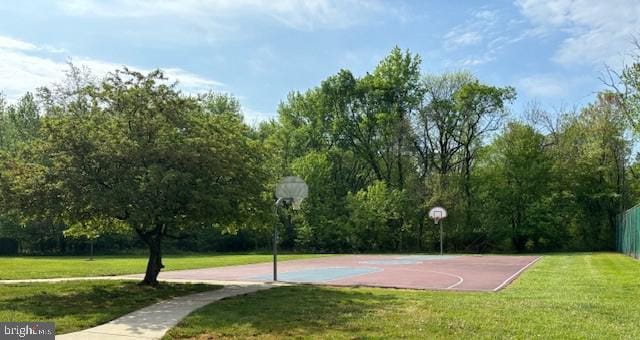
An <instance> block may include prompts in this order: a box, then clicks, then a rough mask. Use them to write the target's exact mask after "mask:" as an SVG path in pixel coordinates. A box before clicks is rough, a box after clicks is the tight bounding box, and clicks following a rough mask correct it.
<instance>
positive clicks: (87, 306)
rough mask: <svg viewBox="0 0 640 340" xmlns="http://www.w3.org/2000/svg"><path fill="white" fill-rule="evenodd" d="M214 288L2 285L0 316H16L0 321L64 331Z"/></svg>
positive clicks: (102, 283) (109, 283) (115, 284)
mask: <svg viewBox="0 0 640 340" xmlns="http://www.w3.org/2000/svg"><path fill="white" fill-rule="evenodd" d="M215 288H216V287H213V286H208V285H169V284H166V285H161V286H160V287H158V288H152V287H145V286H139V285H137V284H136V283H134V282H115V281H97V282H73V283H72V282H66V283H56V284H47V283H44V284H42V283H38V284H28V285H11V286H3V287H0V293H1V294H2V295H4V296H2V297H0V315H7V316H9V317H16V318H20V320H4V321H53V322H55V323H56V332H57V333H67V332H72V331H76V330H81V329H85V328H89V327H93V326H96V325H99V324H102V323H106V322H108V321H110V320H113V319H115V318H117V317H120V316H122V315H124V314H127V313H129V312H132V311H134V310H137V309H140V308H143V307H145V306H148V305H151V304H153V303H156V302H159V301H162V300H165V299H169V298H172V297H174V296H178V295H185V294H188V293H195V292H200V291H205V290H213V289H215ZM10 296H11V297H10ZM24 318H27V320H25V319H24Z"/></svg>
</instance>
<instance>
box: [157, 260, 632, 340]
mask: <svg viewBox="0 0 640 340" xmlns="http://www.w3.org/2000/svg"><path fill="white" fill-rule="evenodd" d="M192 337H193V338H199V339H200V338H201V339H218V338H257V339H273V338H292V337H293V338H298V337H301V338H331V339H335V338H338V339H340V338H342V339H398V338H415V339H424V338H429V339H433V338H450V339H469V338H474V339H477V338H481V339H496V338H517V339H531V338H542V339H548V338H554V339H639V338H640V262H638V261H636V260H633V259H631V258H629V257H626V256H623V255H619V254H608V253H598V254H576V255H550V256H545V257H544V258H543V259H542V260H541V261H540V262H539V263H537V264H536V265H535V266H533V267H532V268H531V269H529V270H528V271H526V272H525V273H524V274H523V275H522V276H521V277H520V278H519V279H517V280H516V281H515V282H514V283H513V284H512V285H511V286H509V287H508V288H506V289H505V290H502V291H500V292H498V293H474V292H436V291H408V290H393V289H367V288H358V289H349V288H328V287H312V286H299V287H282V288H274V289H271V290H268V291H265V292H260V293H257V294H253V295H249V296H245V297H240V298H232V299H227V300H224V301H220V302H217V303H214V304H212V305H209V306H207V307H205V308H203V309H201V310H199V311H197V312H195V313H194V314H192V315H190V316H189V317H188V318H186V319H185V320H183V321H182V322H181V323H180V324H179V325H178V327H176V328H174V329H173V330H171V331H170V332H169V333H168V335H167V336H166V338H167V339H174V338H192Z"/></svg>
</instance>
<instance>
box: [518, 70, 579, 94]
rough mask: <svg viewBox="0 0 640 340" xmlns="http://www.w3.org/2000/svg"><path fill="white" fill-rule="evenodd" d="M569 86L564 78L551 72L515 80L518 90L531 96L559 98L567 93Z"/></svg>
mask: <svg viewBox="0 0 640 340" xmlns="http://www.w3.org/2000/svg"><path fill="white" fill-rule="evenodd" d="M570 86H571V84H570V82H568V81H567V80H566V79H564V78H560V77H557V76H554V75H551V74H538V75H533V76H529V77H525V78H522V79H520V80H519V81H518V82H517V89H518V92H523V93H524V94H525V95H527V96H529V97H531V98H540V97H542V98H559V97H563V96H566V95H567V94H568V93H569V87H570Z"/></svg>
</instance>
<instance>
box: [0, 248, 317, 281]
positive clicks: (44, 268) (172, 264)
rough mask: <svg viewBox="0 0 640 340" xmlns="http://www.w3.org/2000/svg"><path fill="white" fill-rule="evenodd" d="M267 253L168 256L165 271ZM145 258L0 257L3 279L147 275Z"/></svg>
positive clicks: (261, 258) (265, 258)
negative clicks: (91, 259) (145, 272)
mask: <svg viewBox="0 0 640 340" xmlns="http://www.w3.org/2000/svg"><path fill="white" fill-rule="evenodd" d="M318 256H322V255H309V254H283V255H278V259H279V260H294V259H302V258H310V257H318ZM271 260H272V257H271V255H267V254H260V255H256V254H250V255H238V254H206V255H201V254H198V255H167V256H165V257H164V259H163V262H164V265H165V268H164V270H165V271H166V270H179V269H194V268H209V267H222V266H232V265H238V264H249V263H259V262H269V261H271ZM146 265H147V258H146V257H145V256H142V255H141V256H97V257H95V258H94V260H93V261H88V260H87V257H80V256H75V257H74V256H65V257H63V256H33V257H0V280H8V279H35V278H55V277H78V276H103V275H120V274H135V273H144V270H145V268H146Z"/></svg>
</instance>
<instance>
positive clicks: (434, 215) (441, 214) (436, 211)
mask: <svg viewBox="0 0 640 340" xmlns="http://www.w3.org/2000/svg"><path fill="white" fill-rule="evenodd" d="M429 218H431V219H432V220H433V223H434V224H436V225H437V224H438V222H440V220H444V219H445V218H447V210H446V209H445V208H443V207H433V208H431V210H429ZM442 235H443V231H442V223H440V255H442V254H443V253H444V247H443V243H442Z"/></svg>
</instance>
